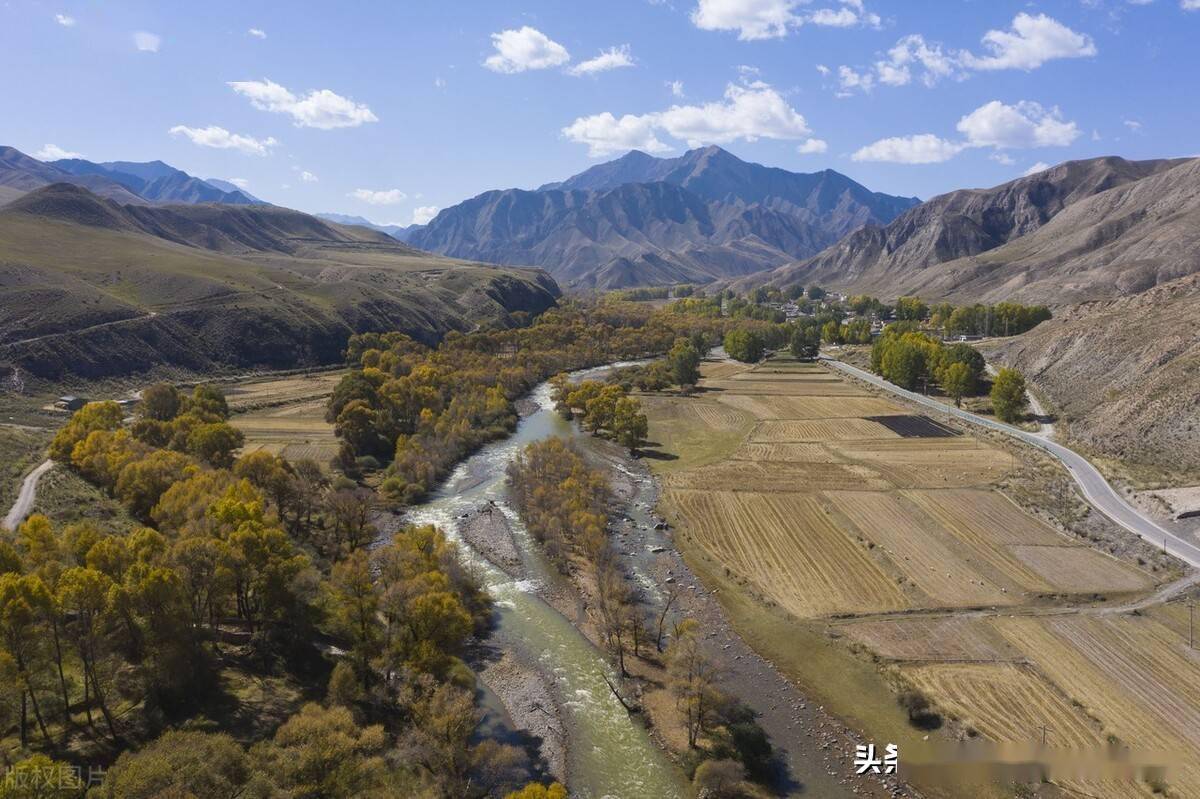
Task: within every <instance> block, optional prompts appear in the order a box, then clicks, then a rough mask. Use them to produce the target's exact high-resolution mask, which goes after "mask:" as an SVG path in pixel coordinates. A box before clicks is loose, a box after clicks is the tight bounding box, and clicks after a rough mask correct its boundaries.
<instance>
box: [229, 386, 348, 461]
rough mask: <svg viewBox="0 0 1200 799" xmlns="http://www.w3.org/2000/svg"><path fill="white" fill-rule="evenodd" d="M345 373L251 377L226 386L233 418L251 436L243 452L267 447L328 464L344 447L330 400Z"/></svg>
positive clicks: (284, 454) (291, 455) (272, 451)
mask: <svg viewBox="0 0 1200 799" xmlns="http://www.w3.org/2000/svg"><path fill="white" fill-rule="evenodd" d="M341 377H342V373H341V372H322V373H319V374H311V375H290V376H287V377H279V378H267V379H255V380H247V381H243V382H239V383H232V384H230V385H228V386H224V387H223V388H224V390H225V392H226V397H227V398H228V401H229V407H230V409H231V410H232V411H233V416H232V418H231V419H230V421H231V422H232V423H233V425H234V426H235V427H237V428H238V429H239V430H241V431H242V433H243V434H244V435H245V436H246V443H245V446H244V447H243V448H242V451H243V452H255V451H257V450H266V451H267V452H271V453H273V454H275V455H282V456H283V457H285V458H287V459H288V460H290V461H297V460H301V459H303V458H308V459H310V460H314V461H316V462H317V463H319V464H320V465H321V466H322V467H324V466H327V465H328V463H329V461H330V459H332V458H333V457H334V456H335V455H337V452H338V441H337V438H336V437H335V436H334V434H333V425H331V424H329V423H328V422H326V421H325V405H326V401H327V400H328V398H329V395H330V394H331V393H332V392H333V387H334V386H335V385H336V384H337V381H338V380H340V379H341Z"/></svg>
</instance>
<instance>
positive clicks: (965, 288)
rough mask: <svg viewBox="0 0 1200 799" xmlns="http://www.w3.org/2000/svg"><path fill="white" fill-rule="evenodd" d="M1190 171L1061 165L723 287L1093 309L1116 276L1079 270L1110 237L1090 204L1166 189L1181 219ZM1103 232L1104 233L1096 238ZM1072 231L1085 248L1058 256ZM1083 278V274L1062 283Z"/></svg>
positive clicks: (1166, 166) (965, 192)
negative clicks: (811, 288)
mask: <svg viewBox="0 0 1200 799" xmlns="http://www.w3.org/2000/svg"><path fill="white" fill-rule="evenodd" d="M1192 164H1193V162H1192V161H1191V160H1189V159H1158V160H1150V161H1127V160H1125V159H1123V158H1119V157H1116V156H1106V157H1102V158H1095V159H1086V160H1078V161H1067V162H1064V163H1062V164H1059V165H1058V166H1055V167H1051V168H1049V169H1046V170H1044V171H1042V172H1039V173H1036V174H1033V175H1029V176H1025V177H1022V178H1018V179H1016V180H1013V181H1009V182H1008V183H1004V184H1001V185H999V186H996V187H992V188H990V189H960V190H957V191H953V192H948V193H946V194H943V195H939V196H937V197H934V198H931V199H930V200H928V201H926V202H925V203H922V204H921V205H919V206H916V207H915V208H912V209H909V210H908V211H906V212H904V213H903V214H901V215H900V216H898V217H897V218H896V219H895V220H893V221H892V222H891V223H889V224H888V225H886V226H879V225H867V226H864V227H862V228H860V229H859V230H857V231H855V232H853V233H852V234H850V235H848V236H847V237H846V238H845V239H843V240H841V241H839V242H838V243H837V244H835V245H833V246H831V247H829V248H827V249H825V250H823V251H822V252H820V253H818V254H816V255H814V256H812V257H810V258H807V259H803V260H799V261H797V262H794V263H789V264H786V265H784V266H781V267H778V268H776V269H774V270H771V271H767V272H763V273H760V274H756V275H751V276H749V277H746V278H743V279H741V280H738V281H734V282H733V283H732V286H733V287H734V288H735V289H739V290H742V289H746V288H750V287H753V286H756V285H765V284H771V285H778V286H788V285H792V284H795V283H805V284H820V285H822V286H828V287H830V288H839V289H844V290H848V291H868V292H871V293H876V294H879V295H881V296H885V297H887V298H894V297H895V296H899V295H900V294H906V293H910V294H911V293H917V294H921V295H922V296H927V297H929V298H931V299H940V298H949V299H970V300H971V301H976V300H987V299H992V300H995V299H1025V300H1036V301H1039V302H1045V301H1047V300H1048V299H1049V300H1051V301H1052V303H1053V304H1064V303H1070V302H1078V301H1083V300H1087V299H1094V298H1097V297H1101V296H1105V288H1104V285H1103V284H1104V282H1105V280H1106V279H1111V278H1112V277H1113V275H1114V274H1115V273H1116V272H1118V271H1122V270H1123V268H1124V267H1122V265H1121V264H1120V263H1114V264H1110V265H1108V268H1107V269H1100V271H1099V272H1096V271H1095V269H1093V268H1092V267H1096V266H1101V267H1102V266H1105V265H1104V264H1095V263H1091V265H1090V266H1089V265H1088V264H1089V259H1090V258H1091V254H1092V253H1094V252H1095V251H1098V250H1100V249H1103V248H1104V247H1105V246H1107V244H1111V242H1107V244H1106V242H1105V238H1106V236H1111V235H1113V234H1114V231H1113V230H1112V229H1111V225H1109V224H1108V222H1107V221H1106V220H1105V219H1102V218H1099V217H1097V216H1096V214H1098V213H1099V206H1100V205H1102V204H1103V203H1104V202H1105V200H1103V199H1097V198H1103V197H1110V198H1111V197H1116V196H1121V195H1122V194H1123V192H1127V191H1130V190H1132V188H1133V187H1135V186H1143V187H1144V186H1148V185H1157V186H1159V187H1160V190H1161V191H1165V192H1167V193H1168V194H1171V193H1172V192H1174V191H1175V188H1176V187H1173V186H1172V185H1168V184H1178V187H1177V188H1179V190H1180V192H1182V193H1181V194H1180V196H1179V197H1178V202H1179V206H1180V207H1181V208H1183V209H1185V210H1186V209H1190V208H1192V207H1193V206H1194V194H1195V188H1196V186H1197V185H1200V173H1193V171H1194V170H1195V167H1194V165H1193V166H1189V165H1192ZM1179 170H1183V171H1182V172H1180V171H1179ZM1146 181H1150V183H1146ZM1189 186H1190V187H1191V188H1188V187H1189ZM1147 201H1149V198H1147ZM1080 208H1082V209H1091V211H1092V214H1091V216H1089V212H1088V211H1087V210H1082V211H1081V210H1075V211H1072V213H1067V215H1066V216H1063V214H1064V213H1066V212H1068V211H1070V210H1071V209H1080ZM1168 210H1169V209H1168ZM1159 218H1160V219H1162V218H1165V216H1164V215H1160V216H1159ZM1106 225H1107V226H1108V228H1109V229H1108V230H1107V232H1105V231H1103V230H1101V229H1102V228H1105V226H1106ZM1143 227H1145V225H1143ZM1046 230H1048V231H1049V232H1043V231H1046ZM1080 230H1088V231H1091V234H1092V238H1091V239H1088V238H1087V235H1086V234H1085V236H1084V238H1085V239H1086V240H1085V241H1080V242H1077V243H1076V246H1075V247H1074V249H1073V250H1072V251H1071V252H1066V251H1064V250H1063V249H1062V243H1063V242H1065V241H1068V240H1073V239H1074V238H1075V237H1076V234H1077V233H1078V232H1079V231H1080ZM1129 232H1130V231H1129V230H1125V231H1122V233H1121V235H1124V234H1125V233H1129ZM1181 235H1185V234H1181ZM1119 237H1120V236H1118V238H1119ZM1039 251H1040V252H1041V253H1042V255H1041V256H1039ZM1051 254H1053V257H1051ZM1085 267H1086V268H1085ZM1125 267H1127V268H1128V270H1133V269H1135V268H1136V267H1135V265H1134V264H1126V265H1125ZM1197 268H1200V267H1197ZM1088 269H1091V270H1092V272H1093V273H1092V274H1088V275H1085V276H1084V277H1082V278H1080V279H1079V280H1077V281H1072V280H1071V279H1070V276H1071V275H1076V276H1079V275H1082V274H1083V273H1084V272H1086V271H1088ZM1101 272H1107V274H1101ZM1179 274H1180V273H1176V272H1171V271H1170V270H1169V269H1168V270H1167V272H1164V274H1163V275H1162V276H1160V277H1156V278H1155V279H1154V280H1153V281H1151V282H1147V281H1146V280H1145V279H1142V280H1140V285H1141V287H1142V288H1146V287H1148V286H1149V285H1153V283H1154V282H1161V280H1163V279H1171V278H1172V277H1177V276H1179ZM1135 282H1139V281H1135ZM1073 283H1079V285H1073ZM1114 284H1115V281H1114ZM1130 285H1132V284H1130Z"/></svg>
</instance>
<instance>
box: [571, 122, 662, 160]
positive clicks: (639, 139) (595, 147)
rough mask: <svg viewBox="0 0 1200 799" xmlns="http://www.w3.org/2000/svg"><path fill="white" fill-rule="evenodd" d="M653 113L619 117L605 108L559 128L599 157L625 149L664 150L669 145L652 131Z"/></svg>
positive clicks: (659, 151) (591, 154)
mask: <svg viewBox="0 0 1200 799" xmlns="http://www.w3.org/2000/svg"><path fill="white" fill-rule="evenodd" d="M653 117H654V115H653V114H646V115H643V116H635V115H633V114H626V115H624V116H623V117H621V118H620V119H618V118H617V117H615V116H613V115H612V114H611V113H609V112H608V111H604V112H602V113H599V114H592V115H591V116H587V117H579V118H578V119H576V120H575V121H574V122H572V123H571V124H570V125H567V126H566V127H565V128H563V129H562V134H563V135H564V136H566V137H567V138H568V139H570V140H571V141H573V142H576V143H578V144H586V145H587V146H588V155H590V156H592V157H593V158H598V157H600V156H604V155H612V154H613V153H620V152H624V151H626V150H644V151H646V152H648V153H663V152H667V151H668V150H670V149H671V148H670V147H668V146H667V145H665V144H663V143H662V142H661V141H659V140H658V137H657V136H655V135H654V128H655V124H654V120H653Z"/></svg>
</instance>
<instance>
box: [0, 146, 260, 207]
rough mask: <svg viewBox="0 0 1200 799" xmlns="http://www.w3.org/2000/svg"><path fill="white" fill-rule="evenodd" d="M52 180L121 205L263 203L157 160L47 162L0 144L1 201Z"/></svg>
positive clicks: (9, 200)
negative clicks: (68, 184)
mask: <svg viewBox="0 0 1200 799" xmlns="http://www.w3.org/2000/svg"><path fill="white" fill-rule="evenodd" d="M52 183H71V184H74V185H76V186H83V187H84V188H86V189H88V191H90V192H92V193H93V194H96V195H98V196H100V197H104V198H106V199H109V200H114V201H116V202H118V203H121V204H122V205H128V204H140V205H146V204H152V203H189V204H196V203H223V204H227V205H253V204H264V203H263V202H262V200H259V199H258V198H256V197H253V196H252V195H250V194H248V193H246V192H244V191H242V190H241V189H239V188H238V187H237V186H234V185H233V184H231V183H227V182H225V181H217V182H213V181H211V180H202V179H200V178H196V177H192V176H191V175H189V174H188V173H186V172H184V171H183V170H180V169H176V168H175V167H173V166H171V165H169V164H164V163H163V162H162V161H147V162H143V163H139V162H133V161H110V162H107V163H102V164H98V163H94V162H92V161H87V160H84V159H82V158H66V159H62V160H58V161H53V162H50V163H46V162H43V161H39V160H37V159H36V158H32V157H31V156H28V155H26V154H24V153H22V152H21V151H20V150H17V149H16V148H13V147H2V146H0V205H3V204H4V203H7V202H11V201H12V200H14V199H16V198H17V197H19V196H21V195H22V194H24V193H25V192H29V191H33V190H34V189H39V188H42V187H44V186H49V185H50V184H52ZM218 183H223V184H224V185H217V184H218Z"/></svg>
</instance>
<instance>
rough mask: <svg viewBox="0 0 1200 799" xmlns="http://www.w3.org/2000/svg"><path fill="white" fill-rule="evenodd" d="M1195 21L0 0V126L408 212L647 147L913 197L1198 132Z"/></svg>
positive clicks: (680, 2)
mask: <svg viewBox="0 0 1200 799" xmlns="http://www.w3.org/2000/svg"><path fill="white" fill-rule="evenodd" d="M1198 42H1200V0H1148V1H1147V0H1141V1H1140V2H1138V1H1136V0H1060V1H1059V2H1027V3H1016V2H1013V3H1007V2H999V0H992V1H991V2H987V1H985V0H962V2H953V1H952V0H939V1H938V2H934V0H905V1H904V2H901V1H900V0H891V1H890V2H888V1H887V0H810V2H796V1H795V0H657V1H653V0H608V1H607V2H583V1H582V0H579V1H577V2H567V1H566V0H562V1H560V2H551V1H550V0H488V1H487V2H484V1H483V0H480V1H479V2H454V1H453V0H451V1H450V2H424V1H422V2H415V1H413V0H407V1H405V2H352V3H340V4H334V3H325V2H322V3H308V2H289V3H267V2H246V1H245V0H242V2H236V3H235V2H218V1H215V0H207V1H206V2H203V3H179V2H115V1H114V0H109V1H106V2H100V1H99V0H93V1H92V2H80V1H79V0H61V2H34V1H33V0H7V1H4V0H0V73H2V74H3V75H4V76H5V92H4V93H5V101H4V114H3V116H2V117H0V143H3V144H10V145H12V146H15V147H17V148H19V149H21V150H23V151H25V152H27V153H30V154H34V155H37V154H39V153H40V154H42V155H52V154H54V153H56V152H59V151H61V152H65V153H78V154H81V155H82V156H83V157H86V158H89V159H92V160H97V161H104V160H152V159H156V158H157V159H161V160H163V161H166V162H168V163H170V164H172V165H175V166H177V167H179V168H181V169H184V170H186V171H188V172H190V173H192V174H196V175H199V176H201V177H217V178H225V179H237V180H238V181H245V186H246V188H247V190H248V191H250V192H252V193H254V194H257V195H258V196H260V197H262V198H264V199H267V200H270V201H272V202H275V203H278V204H280V205H287V206H290V207H294V208H299V209H302V210H306V211H313V212H316V211H339V212H344V213H353V214H362V215H364V216H366V217H368V218H370V219H373V220H375V221H378V222H388V223H392V222H394V223H401V224H407V223H409V222H411V221H413V220H414V218H415V219H418V220H419V219H422V218H425V217H426V216H428V214H429V213H430V209H432V208H439V207H445V206H448V205H452V204H454V203H456V202H459V201H461V200H463V199H465V198H467V197H470V196H472V195H474V194H477V193H479V192H481V191H484V190H487V189H490V188H504V187H512V186H520V187H534V186H537V185H539V184H541V183H543V182H547V181H550V180H556V179H561V178H563V177H566V176H568V175H570V174H573V173H576V172H579V171H581V170H582V169H585V168H586V167H588V166H589V165H591V164H593V163H596V162H597V161H598V160H602V159H604V158H608V157H612V156H615V155H617V154H619V153H621V152H623V151H625V150H627V149H629V148H630V147H635V146H636V147H640V148H642V149H647V150H651V151H654V152H657V153H661V154H663V155H669V154H678V153H681V152H683V151H684V150H685V149H687V148H688V146H689V145H695V144H704V143H717V144H721V145H722V146H724V147H726V148H727V149H729V150H730V151H732V152H733V153H735V154H737V155H739V156H741V157H743V158H746V159H748V160H754V161H758V162H760V163H764V164H768V165H773V166H780V167H784V168H786V169H791V170H795V171H815V170H819V169H824V168H832V169H836V170H838V171H840V172H843V173H845V174H847V175H850V176H851V177H853V178H855V179H856V180H858V181H860V182H862V183H863V184H865V185H866V186H868V187H870V188H872V189H875V190H878V191H886V192H889V193H894V194H903V195H917V196H920V197H923V198H924V197H929V196H932V195H933V194H936V193H939V192H942V191H947V190H950V189H953V188H958V187H963V186H989V185H994V184H997V183H1000V182H1003V181H1005V180H1009V179H1012V178H1014V177H1017V176H1019V175H1021V174H1022V173H1024V172H1025V171H1026V170H1028V169H1030V168H1031V167H1033V166H1035V165H1036V164H1039V163H1044V164H1054V163H1057V162H1059V161H1063V160H1066V159H1071V158H1086V157H1092V156H1096V155H1104V154H1117V155H1122V156H1125V157H1127V158H1153V157H1165V156H1185V155H1196V154H1197V153H1198V152H1200V143H1198V137H1197V135H1196V132H1197V130H1200V102H1198V100H1200V96H1198V95H1200V89H1198V87H1197V75H1200V68H1198V67H1200V55H1198V54H1197V50H1198V47H1197V43H1198ZM51 145H53V147H52V148H50V149H47V148H48V147H50V146H51Z"/></svg>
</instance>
